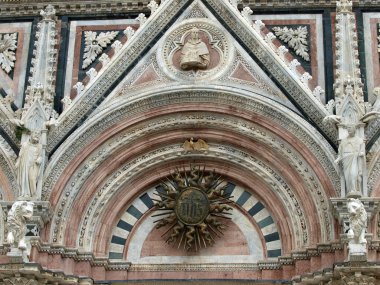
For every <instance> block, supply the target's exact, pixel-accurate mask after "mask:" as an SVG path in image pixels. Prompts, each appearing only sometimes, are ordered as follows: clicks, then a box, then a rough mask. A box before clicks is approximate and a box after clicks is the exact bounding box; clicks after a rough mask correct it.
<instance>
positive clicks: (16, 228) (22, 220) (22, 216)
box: [7, 201, 34, 250]
mask: <svg viewBox="0 0 380 285" xmlns="http://www.w3.org/2000/svg"><path fill="white" fill-rule="evenodd" d="M33 205H34V204H33V202H26V201H17V202H14V204H13V205H12V208H11V210H10V211H9V212H8V218H7V225H8V236H7V242H8V243H10V245H11V248H18V249H20V250H26V248H27V246H26V243H25V240H24V238H25V235H26V221H27V220H29V219H30V218H31V217H32V216H33Z"/></svg>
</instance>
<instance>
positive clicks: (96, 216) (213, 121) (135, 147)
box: [44, 90, 339, 255]
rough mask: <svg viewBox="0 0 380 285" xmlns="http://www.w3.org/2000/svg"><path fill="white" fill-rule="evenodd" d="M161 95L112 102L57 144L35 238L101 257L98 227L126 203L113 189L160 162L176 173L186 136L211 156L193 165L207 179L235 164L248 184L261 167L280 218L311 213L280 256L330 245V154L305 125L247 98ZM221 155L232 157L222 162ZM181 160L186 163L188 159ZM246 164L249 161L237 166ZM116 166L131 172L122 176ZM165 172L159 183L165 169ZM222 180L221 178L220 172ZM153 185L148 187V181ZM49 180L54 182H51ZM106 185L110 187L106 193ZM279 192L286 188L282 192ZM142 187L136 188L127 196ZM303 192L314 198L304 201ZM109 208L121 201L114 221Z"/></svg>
mask: <svg viewBox="0 0 380 285" xmlns="http://www.w3.org/2000/svg"><path fill="white" fill-rule="evenodd" d="M162 93H163V94H160V93H159V94H157V92H156V93H155V94H143V95H142V96H141V98H140V99H139V100H136V101H134V102H132V103H130V102H128V100H127V99H123V98H121V99H119V100H117V102H116V103H115V104H117V105H118V108H115V105H112V104H110V105H109V106H108V107H106V108H105V109H104V110H103V111H102V112H99V113H98V114H97V115H96V116H94V117H93V119H92V120H91V122H88V123H85V124H84V125H83V126H82V127H81V128H80V129H79V130H78V131H77V132H75V133H74V134H73V135H72V138H71V139H70V138H69V139H68V140H67V142H70V143H64V144H63V145H62V146H61V147H60V148H59V149H58V150H57V151H56V153H55V154H54V156H53V157H52V159H51V164H49V165H48V167H47V170H46V174H47V179H46V180H45V185H44V190H45V192H44V195H45V196H44V197H45V198H49V199H50V201H51V203H52V204H53V205H59V206H58V207H57V208H56V209H57V210H56V212H57V215H55V218H54V219H53V221H52V222H51V223H50V227H48V228H47V230H46V231H45V235H46V238H47V239H49V240H50V241H51V242H53V243H58V244H64V245H67V246H79V247H81V248H83V249H84V250H94V252H95V253H96V254H99V255H106V252H107V249H106V247H107V243H106V242H105V241H108V240H109V236H102V234H104V233H106V232H109V230H110V229H109V225H106V226H105V224H104V221H109V220H113V221H115V219H116V218H117V217H116V216H114V215H115V213H119V212H120V211H121V209H122V207H123V206H124V205H125V204H126V203H127V202H128V200H129V199H132V197H131V196H128V197H129V198H128V199H127V200H125V199H124V198H123V199H120V197H119V196H120V195H121V194H120V193H122V187H124V186H123V185H125V183H126V181H128V183H131V181H138V180H141V179H142V178H141V176H140V175H141V173H147V172H149V171H151V170H152V167H153V168H157V167H158V168H162V167H163V166H164V165H165V163H166V161H167V160H168V159H169V158H170V159H169V160H171V159H172V161H173V162H175V163H179V162H180V161H181V159H179V158H180V157H181V156H182V153H181V152H182V150H181V145H182V143H183V141H185V140H186V139H187V138H189V137H191V136H194V133H195V134H196V135H197V136H199V137H202V138H204V139H206V141H207V142H209V143H210V145H211V146H212V148H211V150H213V151H210V152H209V153H207V154H205V155H203V156H201V157H197V159H198V160H200V161H201V160H202V159H203V160H205V161H208V162H209V163H210V164H212V165H214V166H215V168H216V169H218V163H215V161H217V162H218V161H219V163H221V164H222V165H225V164H229V163H230V164H231V166H230V168H231V169H232V168H233V167H236V165H238V166H239V164H240V166H239V167H243V169H245V170H244V172H245V173H246V174H249V175H252V171H251V170H249V168H250V167H252V165H253V164H256V165H258V166H260V167H264V168H265V167H266V164H267V163H268V162H267V161H266V160H269V161H270V162H269V164H268V165H269V166H267V169H266V170H265V171H271V170H270V169H271V168H272V167H274V169H277V170H275V171H274V172H272V173H271V174H267V177H268V179H267V180H265V179H264V181H266V182H265V183H264V184H267V185H271V183H272V184H273V185H275V184H278V186H277V187H279V189H280V188H282V190H281V191H279V192H281V193H282V195H283V197H286V196H287V197H286V199H285V198H284V199H285V200H284V199H283V202H281V203H279V205H287V207H288V210H287V213H288V214H287V215H290V216H292V214H291V213H292V211H296V210H295V208H296V207H297V206H294V205H300V211H299V213H305V208H306V209H307V210H306V211H307V212H311V213H316V216H315V217H314V219H311V218H310V217H308V218H305V219H304V220H302V219H296V218H294V219H293V221H292V223H293V224H292V226H289V229H288V230H287V232H288V233H290V232H291V231H292V230H294V229H295V228H296V227H298V228H304V231H305V233H304V234H303V237H302V238H301V237H300V235H299V236H298V237H296V235H292V234H287V235H289V236H288V238H289V239H288V240H287V241H284V243H285V244H287V245H286V246H284V250H286V251H288V252H289V251H290V250H291V249H294V248H302V247H304V246H307V245H310V244H315V243H317V242H323V241H328V240H332V239H333V238H334V235H335V233H334V231H335V230H334V225H333V218H332V216H330V214H327V211H325V210H326V209H328V207H329V205H328V203H327V201H328V197H331V196H338V194H337V192H335V190H334V189H337V191H339V187H336V186H335V185H338V184H337V183H338V182H337V181H338V180H339V179H336V180H335V181H331V179H329V178H328V176H327V174H326V169H330V170H331V171H330V175H331V174H333V173H336V171H335V168H334V165H333V163H332V160H333V158H334V154H333V150H332V148H331V147H330V146H329V145H328V144H327V142H326V141H324V139H323V137H321V136H320V135H317V134H316V132H313V131H312V130H311V126H310V125H309V124H308V123H306V122H305V121H303V120H302V119H301V118H300V117H299V116H298V115H296V114H289V113H288V114H287V115H285V108H284V107H282V106H281V105H279V104H278V103H275V102H271V101H270V100H268V99H266V98H263V97H261V96H259V95H256V94H249V97H248V98H247V96H246V94H236V92H234V93H231V92H229V93H226V92H225V91H224V92H222V91H220V90H219V91H218V92H217V91H216V90H212V91H210V90H203V91H201V90H199V91H193V90H192V91H189V90H181V91H176V92H175V93H174V92H172V93H169V92H162ZM231 111H232V112H231ZM287 111H288V110H287ZM270 116H271V117H272V119H270V118H269V117H270ZM273 118H274V119H273ZM300 123H301V124H300ZM299 125H301V126H302V127H299ZM230 134H233V135H230ZM160 146H166V148H167V149H166V152H167V154H163V155H162V157H160V155H157V154H158V153H165V147H164V148H162V147H160ZM311 146H313V147H319V151H318V152H314V154H313V153H312V152H311V151H310V149H311ZM255 147H257V149H256V150H255V149H254V148H255ZM162 149H164V150H162ZM271 149H272V150H271ZM232 150H233V151H232ZM230 151H232V153H231V154H228V153H229V152H230ZM149 152H152V153H153V156H152V161H149V159H148V158H149V155H150V154H149ZM155 152H156V153H155ZM154 153H155V154H154ZM263 154H266V155H268V156H267V157H265V155H263ZM165 155H167V157H166V156H165ZM262 155H263V156H262ZM233 156H237V157H236V160H235V161H234V162H233V163H231V162H230V161H229V157H233ZM239 156H240V158H239ZM173 157H174V158H173ZM183 157H184V158H186V159H189V158H191V155H190V156H189V155H184V156H183ZM250 158H252V159H253V161H251V162H249V161H246V162H244V161H245V160H249V159H250ZM258 158H259V159H258ZM255 159H256V161H255ZM144 160H147V161H146V162H144ZM271 160H272V161H271ZM277 160H278V161H277ZM260 161H264V162H263V163H262V162H260ZM181 163H183V159H182V162H181ZM244 163H245V164H244ZM133 164H135V165H133ZM51 165H54V168H53V167H51ZM125 165H129V166H133V167H132V168H133V169H131V170H130V171H127V172H126V174H125V169H127V168H126V166H125ZM279 165H283V166H282V167H280V166H279ZM285 169H289V171H290V172H289V173H287V174H286V175H284V178H282V177H281V175H279V176H278V179H277V181H274V180H272V182H270V179H269V178H270V177H271V176H273V175H274V176H275V173H276V171H277V172H279V173H281V172H283V171H284V170H285ZM165 171H166V173H167V174H168V173H169V172H170V167H169V168H167V169H166V170H165ZM240 172H241V170H240ZM250 172H251V173H250ZM122 173H124V174H123V175H124V176H123V175H121V174H122ZM150 173H151V172H150ZM160 173H163V172H162V171H160ZM222 173H224V174H225V175H227V176H228V175H231V174H230V173H229V172H228V171H224V172H222ZM234 173H236V175H238V174H239V171H238V170H235V172H234ZM59 174H62V175H59ZM118 176H120V177H121V176H123V177H124V178H122V179H124V180H120V181H118V179H119V178H118ZM153 176H154V177H155V178H157V177H156V176H157V175H153ZM55 177H60V179H59V180H57V181H54V180H55V179H56V178H55ZM139 177H140V178H139ZM231 177H232V176H231ZM330 177H331V176H330ZM232 178H233V177H232ZM272 179H273V178H272ZM115 181H117V182H115ZM295 181H297V183H295ZM153 182H154V181H151V183H153ZM298 182H299V183H298ZM115 183H116V184H118V185H117V187H114V185H115ZM288 183H290V184H289V185H290V186H287V184H288ZM264 184H263V185H264ZM333 185H334V186H333ZM145 186H146V185H145ZM145 186H144V187H145ZM112 187H114V189H112ZM144 187H142V186H139V187H137V188H136V189H137V190H136V191H137V192H134V193H133V195H137V194H138V191H141V190H138V189H144ZM271 188H273V187H272V186H270V187H269V189H271ZM47 189H52V192H51V193H48V192H47V191H46V190H47ZM308 189H314V190H312V193H311V194H312V195H311V199H310V193H309V191H310V190H308ZM272 190H273V189H272ZM124 196H125V195H124ZM115 197H118V198H115ZM104 199H105V200H104ZM115 199H116V200H115ZM118 199H119V200H118ZM294 199H295V200H294ZM297 199H298V200H297ZM112 201H113V202H116V201H123V204H122V205H120V207H119V208H118V209H119V210H118V211H116V212H114V213H113V214H110V212H109V209H111V210H112V211H115V209H116V208H115V207H114V206H111V205H113V202H112ZM286 201H287V202H286ZM99 203H101V207H99ZM291 205H293V206H291ZM292 207H293V210H291V209H292ZM95 209H97V210H96V211H95ZM107 209H108V210H107ZM303 215H304V214H303ZM111 216H112V217H113V218H111ZM279 216H281V215H279ZM301 216H302V215H301ZM304 216H305V215H304ZM102 219H105V220H102ZM319 223H320V225H321V228H323V230H322V229H321V228H320V227H319ZM65 225H66V226H65ZM312 233H314V234H312ZM315 233H318V234H315ZM93 236H97V237H100V236H101V238H98V240H97V241H96V243H95V244H94V240H92V239H91V238H90V237H93ZM290 236H292V238H290Z"/></svg>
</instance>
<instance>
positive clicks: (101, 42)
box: [82, 31, 119, 69]
mask: <svg viewBox="0 0 380 285" xmlns="http://www.w3.org/2000/svg"><path fill="white" fill-rule="evenodd" d="M118 34H119V32H118V31H113V32H101V33H100V34H97V33H96V32H93V31H86V32H84V36H85V40H84V41H85V48H84V54H83V65H82V68H83V69H85V68H87V67H88V66H89V65H90V64H91V63H93V61H94V60H95V58H96V57H97V56H98V55H99V54H101V53H102V52H103V50H104V48H106V47H107V45H109V44H110V43H111V41H112V40H113V39H115V38H116V36H117V35H118Z"/></svg>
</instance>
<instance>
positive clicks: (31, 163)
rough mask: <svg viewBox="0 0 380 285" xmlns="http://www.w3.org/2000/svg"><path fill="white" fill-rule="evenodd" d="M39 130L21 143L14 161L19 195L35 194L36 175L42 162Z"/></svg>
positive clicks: (31, 195) (37, 175)
mask: <svg viewBox="0 0 380 285" xmlns="http://www.w3.org/2000/svg"><path fill="white" fill-rule="evenodd" d="M39 135H40V134H39V132H32V134H31V136H30V138H29V140H28V141H27V142H25V143H24V144H22V146H21V150H20V153H19V156H18V158H17V161H16V169H17V182H18V184H19V187H20V195H19V196H20V197H23V198H30V197H33V196H35V195H36V189H37V182H38V177H39V175H40V168H41V163H42V145H41V144H40V142H39V141H40V139H39Z"/></svg>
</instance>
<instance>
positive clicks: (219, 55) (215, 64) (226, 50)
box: [158, 18, 234, 80]
mask: <svg viewBox="0 0 380 285" xmlns="http://www.w3.org/2000/svg"><path fill="white" fill-rule="evenodd" d="M233 55H234V49H233V47H232V45H231V42H230V39H229V36H228V35H227V34H226V33H225V32H223V31H222V30H221V28H219V27H217V26H215V24H214V23H213V22H211V21H210V20H208V19H203V18H202V19H196V20H195V19H190V20H185V21H183V22H182V23H181V24H180V25H178V26H176V27H175V28H174V29H172V31H171V32H169V34H168V35H167V36H166V38H165V39H164V41H163V42H162V44H161V45H160V47H159V50H158V62H159V63H160V64H161V65H162V68H163V70H164V71H165V72H166V73H167V74H168V75H169V76H170V77H171V78H173V79H175V80H189V79H196V80H205V79H206V78H207V79H208V80H210V79H211V78H216V77H218V76H220V74H221V73H222V72H223V71H224V70H226V69H227V68H228V66H229V65H230V64H231V62H232V58H233Z"/></svg>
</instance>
